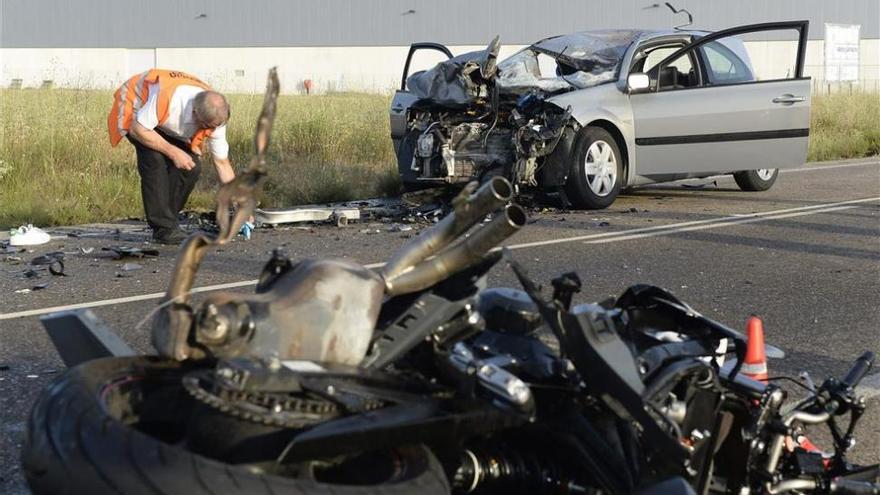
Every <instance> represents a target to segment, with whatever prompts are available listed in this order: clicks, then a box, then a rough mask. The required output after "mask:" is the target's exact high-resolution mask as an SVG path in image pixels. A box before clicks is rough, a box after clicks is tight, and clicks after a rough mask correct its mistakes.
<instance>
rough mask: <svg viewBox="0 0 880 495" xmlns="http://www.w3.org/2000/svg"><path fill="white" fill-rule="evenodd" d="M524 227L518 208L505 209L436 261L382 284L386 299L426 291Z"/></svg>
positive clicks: (427, 262) (477, 259)
mask: <svg viewBox="0 0 880 495" xmlns="http://www.w3.org/2000/svg"><path fill="white" fill-rule="evenodd" d="M525 224H526V212H525V210H523V208H522V207H521V206H519V205H515V204H512V205H508V206H507V207H506V208H504V211H503V212H502V213H501V214H500V215H498V216H496V217H495V218H494V219H492V221H491V222H489V224H488V225H486V226H484V227H482V228H481V229H478V230H477V231H476V232H474V233H473V234H471V236H470V237H468V238H467V239H465V240H463V241H461V242H460V243H458V244H456V245H455V246H453V247H451V248H449V249H446V250H444V251H443V252H441V253H440V254H438V255H437V256H436V257H434V258H431V259H429V260H427V261H423V262H422V263H420V264H418V265H416V266H415V267H414V268H413V269H412V270H409V271H406V272H404V273H402V274H400V275H398V276H397V277H395V278H393V279H386V280H385V292H386V293H387V294H389V295H392V296H394V295H398V294H407V293H411V292H416V291H420V290H424V289H427V288H428V287H431V286H432V285H434V284H436V283H438V282H440V281H442V280H444V279H446V278H448V277H449V276H450V275H453V274H455V273H458V272H460V271H461V270H464V269H465V268H468V267H470V266H472V265H474V264H476V263H479V262H480V260H482V259H483V256H484V255H485V254H486V253H487V252H489V251H490V250H491V249H492V248H493V247H495V246H497V245H498V244H500V243H501V241H503V240H504V239H507V238H508V237H510V236H511V235H513V234H514V233H516V231H518V230H519V229H520V228H522V227H523V225H525Z"/></svg>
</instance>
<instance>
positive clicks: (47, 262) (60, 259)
mask: <svg viewBox="0 0 880 495" xmlns="http://www.w3.org/2000/svg"><path fill="white" fill-rule="evenodd" d="M31 266H37V267H44V266H45V267H48V270H49V273H51V274H52V275H54V276H56V277H66V276H67V274H65V273H64V253H63V252H61V251H55V252H52V253H47V254H44V255H42V256H37V257H36V258H34V259H32V260H31ZM34 276H39V275H38V274H36V272H35V271H34V270H29V271H27V272H25V277H28V278H30V277H34Z"/></svg>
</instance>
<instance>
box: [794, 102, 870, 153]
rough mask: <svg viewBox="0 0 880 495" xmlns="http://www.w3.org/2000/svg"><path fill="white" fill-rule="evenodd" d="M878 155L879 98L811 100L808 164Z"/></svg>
mask: <svg viewBox="0 0 880 495" xmlns="http://www.w3.org/2000/svg"><path fill="white" fill-rule="evenodd" d="M873 155H880V94H877V93H854V94H851V95H848V94H844V93H834V94H831V95H825V96H820V97H814V98H813V101H812V107H811V115H810V150H809V153H808V154H807V160H810V161H822V160H836V159H839V158H856V157H861V156H873Z"/></svg>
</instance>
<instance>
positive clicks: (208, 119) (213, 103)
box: [193, 91, 229, 128]
mask: <svg viewBox="0 0 880 495" xmlns="http://www.w3.org/2000/svg"><path fill="white" fill-rule="evenodd" d="M193 112H195V116H196V120H197V121H198V123H199V125H200V126H202V127H205V128H215V127H220V126H221V125H223V124H225V123H226V121H227V120H229V103H228V102H227V101H226V97H225V96H223V95H222V94H220V93H218V92H216V91H202V92H201V93H199V94H197V95H196V97H195V100H193Z"/></svg>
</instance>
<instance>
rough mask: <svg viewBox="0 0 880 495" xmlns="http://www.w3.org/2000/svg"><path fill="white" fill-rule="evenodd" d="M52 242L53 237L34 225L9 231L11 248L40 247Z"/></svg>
mask: <svg viewBox="0 0 880 495" xmlns="http://www.w3.org/2000/svg"><path fill="white" fill-rule="evenodd" d="M51 240H52V236H50V235H49V234H47V233H46V232H45V231H44V230H43V229H41V228H39V227H34V226H33V225H32V224H27V225H22V226H21V227H19V228H17V229H11V230H10V231H9V245H10V246H39V245H40V244H46V243H47V242H49V241H51Z"/></svg>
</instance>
